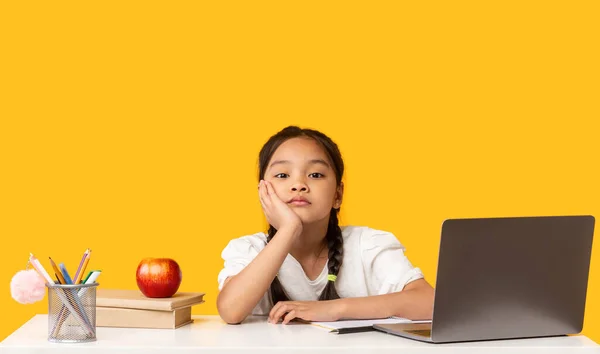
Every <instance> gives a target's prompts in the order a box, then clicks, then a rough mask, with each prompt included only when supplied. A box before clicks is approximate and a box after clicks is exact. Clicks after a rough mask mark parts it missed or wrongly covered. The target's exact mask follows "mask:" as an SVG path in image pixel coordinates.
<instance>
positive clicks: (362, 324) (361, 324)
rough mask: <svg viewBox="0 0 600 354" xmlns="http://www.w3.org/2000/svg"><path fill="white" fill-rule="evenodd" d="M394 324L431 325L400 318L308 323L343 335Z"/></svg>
mask: <svg viewBox="0 0 600 354" xmlns="http://www.w3.org/2000/svg"><path fill="white" fill-rule="evenodd" d="M395 323H431V320H422V321H421V320H420V321H413V320H409V319H406V318H402V317H390V318H380V319H369V320H340V321H334V322H310V324H311V325H313V326H316V327H320V328H322V329H325V330H328V331H329V332H331V333H337V334H344V333H355V332H366V331H374V330H375V329H374V328H373V325H375V324H395Z"/></svg>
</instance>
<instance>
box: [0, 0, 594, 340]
mask: <svg viewBox="0 0 600 354" xmlns="http://www.w3.org/2000/svg"><path fill="white" fill-rule="evenodd" d="M598 10H599V3H598V2H597V1H577V2H554V1H552V2H548V1H531V2H530V1H526V2H523V1H509V2H485V1H484V2H481V1H473V2H447V1H446V2H440V3H431V2H416V3H415V2H390V3H373V2H365V3H354V2H316V3H306V2H302V3H298V2H293V3H289V2H267V3H265V2H259V3H257V2H243V3H235V2H203V3H198V2H189V3H177V4H174V3H168V4H166V3H162V2H152V1H150V2H140V3H133V2H115V3H112V2H102V3H81V2H73V3H70V2H58V3H57V2H39V3H35V2H33V3H32V2H22V1H21V2H20V1H4V2H2V3H1V4H0V41H1V42H0V50H1V51H2V54H1V56H0V60H1V61H2V63H1V65H0V89H1V92H0V169H1V170H0V179H1V181H0V182H1V183H0V236H1V239H2V244H3V247H2V255H1V257H2V267H0V284H3V286H4V290H3V291H0V303H1V304H2V316H3V320H2V321H1V324H0V339H4V338H5V337H6V336H7V335H9V334H10V333H11V332H12V331H14V330H15V329H17V328H18V327H19V326H20V325H21V324H23V323H24V322H25V321H27V320H28V319H29V318H31V317H32V316H33V315H34V314H36V313H44V312H46V311H47V302H46V300H47V297H46V298H45V300H44V301H42V302H39V303H37V304H34V305H20V304H17V303H16V302H15V301H13V300H12V299H11V297H10V292H9V283H10V280H11V278H12V276H13V275H14V274H15V273H16V272H17V271H18V270H20V269H23V268H24V267H25V265H26V261H27V257H28V255H29V252H33V253H34V254H35V255H37V256H38V257H39V258H40V259H42V261H43V262H44V264H45V265H46V266H47V267H48V262H47V257H48V256H51V257H52V258H53V259H55V260H57V261H61V262H65V263H66V265H67V267H68V269H71V270H72V271H74V269H75V268H76V267H77V265H78V262H79V259H80V257H81V255H82V252H83V251H84V250H85V248H86V247H90V248H92V250H93V252H92V254H93V257H92V259H91V262H90V265H89V267H90V269H102V270H103V275H102V276H101V278H100V279H99V282H100V283H101V287H105V288H115V287H118V288H128V289H135V288H136V285H135V269H136V266H137V264H138V262H139V261H140V260H141V259H142V258H143V257H149V256H153V257H172V258H174V259H176V260H177V261H178V262H179V264H180V265H181V267H182V269H183V283H182V286H181V288H180V290H181V291H204V292H206V293H207V296H206V300H207V302H206V303H205V304H203V305H200V306H198V307H197V308H195V310H194V313H196V314H216V306H215V299H216V295H217V280H216V279H217V273H218V271H219V270H220V268H221V266H222V260H221V259H220V252H221V250H222V249H223V247H224V246H225V245H226V243H227V242H228V240H230V239H231V238H234V237H239V236H241V235H244V234H248V233H253V232H257V231H261V230H263V229H264V227H265V222H264V219H263V217H262V214H261V210H260V206H259V203H258V202H257V199H256V183H257V181H256V163H257V155H258V151H259V149H260V147H261V145H262V144H263V143H264V142H265V141H266V139H267V138H268V137H269V136H270V135H271V134H274V133H275V132H276V131H278V130H279V129H281V128H283V127H284V126H286V125H288V124H299V125H301V126H304V127H312V128H317V129H320V130H322V131H323V132H325V133H327V134H329V135H330V136H331V137H332V138H333V139H334V140H335V141H336V142H337V143H338V144H339V145H340V148H341V150H342V153H343V155H344V157H345V162H346V164H347V175H346V178H345V182H346V195H345V200H344V204H343V206H342V216H341V218H342V223H343V224H354V225H368V226H371V227H374V228H380V229H385V230H388V231H392V232H394V233H395V234H396V236H397V237H398V238H399V239H400V240H401V242H403V243H404V244H405V245H406V247H407V249H408V253H407V254H408V256H409V258H410V259H411V261H412V262H413V263H414V264H416V265H418V266H420V267H421V268H422V269H423V271H424V272H425V274H426V277H427V278H428V279H429V280H430V281H431V282H432V283H435V276H436V265H437V251H438V243H439V237H440V235H439V233H440V226H441V223H442V221H443V220H444V219H446V218H452V217H484V216H518V215H560V214H592V215H595V216H596V217H598V216H599V215H600V192H599V191H600V188H599V183H600V178H599V173H598V167H599V166H598V164H599V163H598V161H599V158H598V151H600V149H598V142H597V140H598V138H600V136H599V129H598V123H597V122H596V121H597V120H598V118H599V116H600V109H599V100H598V98H599V97H600V92H599V91H600V90H599V86H598V82H600V77H599V66H598V63H599V62H600V58H599V55H598V54H599V50H598V45H597V44H598V42H597V39H598V34H599V32H600V31H599V22H598V20H597V19H598V15H599V11H598ZM599 244H600V242H595V243H594V249H593V259H592V266H591V275H590V277H591V278H590V282H589V292H588V303H587V307H586V317H585V327H584V331H583V333H584V334H586V335H587V336H589V337H590V338H592V339H593V340H595V341H596V342H600V311H599V310H600V258H599V257H600V246H599ZM532 256H535V255H532ZM558 261H560V260H558Z"/></svg>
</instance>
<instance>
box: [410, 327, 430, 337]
mask: <svg viewBox="0 0 600 354" xmlns="http://www.w3.org/2000/svg"><path fill="white" fill-rule="evenodd" d="M405 332H408V333H411V334H416V335H418V336H423V337H431V330H430V329H413V330H406V331H405Z"/></svg>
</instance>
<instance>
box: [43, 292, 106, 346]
mask: <svg viewBox="0 0 600 354" xmlns="http://www.w3.org/2000/svg"><path fill="white" fill-rule="evenodd" d="M97 286H98V283H92V284H77V285H60V284H46V287H48V340H49V341H50V342H58V343H82V342H91V341H95V340H96V287H97Z"/></svg>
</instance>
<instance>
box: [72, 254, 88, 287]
mask: <svg viewBox="0 0 600 354" xmlns="http://www.w3.org/2000/svg"><path fill="white" fill-rule="evenodd" d="M91 255H92V250H90V251H89V252H88V254H87V255H86V257H85V260H84V261H83V266H82V267H81V271H80V272H79V274H77V279H75V281H74V282H73V284H79V283H81V278H83V274H85V268H86V267H87V264H88V262H89V261H90V256H91Z"/></svg>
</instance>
